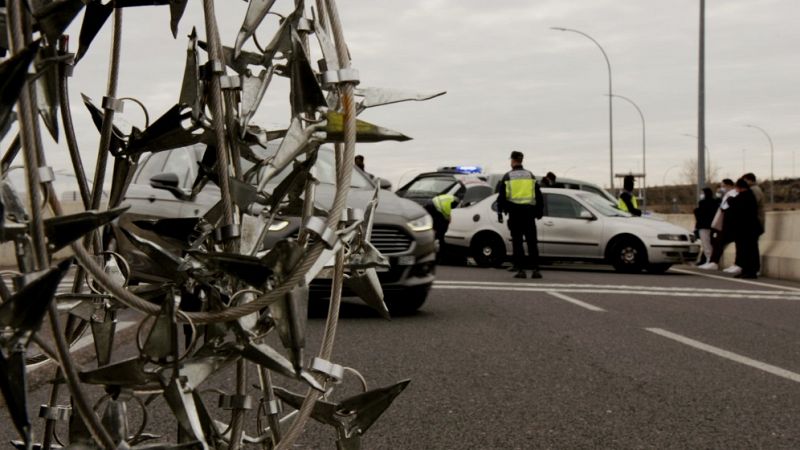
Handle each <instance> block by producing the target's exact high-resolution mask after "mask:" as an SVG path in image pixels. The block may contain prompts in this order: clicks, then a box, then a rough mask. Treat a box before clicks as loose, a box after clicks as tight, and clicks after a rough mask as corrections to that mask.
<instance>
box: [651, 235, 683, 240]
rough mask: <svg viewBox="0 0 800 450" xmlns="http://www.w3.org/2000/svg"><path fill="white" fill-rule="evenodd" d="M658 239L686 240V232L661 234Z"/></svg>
mask: <svg viewBox="0 0 800 450" xmlns="http://www.w3.org/2000/svg"><path fill="white" fill-rule="evenodd" d="M658 239H660V240H662V241H686V240H688V239H687V238H686V235H685V234H659V235H658Z"/></svg>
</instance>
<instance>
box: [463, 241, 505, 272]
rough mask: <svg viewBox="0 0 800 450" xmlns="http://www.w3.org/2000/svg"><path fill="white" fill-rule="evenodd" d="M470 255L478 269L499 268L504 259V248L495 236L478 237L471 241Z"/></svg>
mask: <svg viewBox="0 0 800 450" xmlns="http://www.w3.org/2000/svg"><path fill="white" fill-rule="evenodd" d="M470 255H471V256H472V258H473V259H474V260H475V264H477V265H478V266H479V267H499V266H500V265H501V264H503V261H505V259H506V246H505V245H503V239H501V238H500V237H499V236H497V235H494V234H483V235H478V236H477V237H476V238H475V239H473V240H472V245H471V246H470Z"/></svg>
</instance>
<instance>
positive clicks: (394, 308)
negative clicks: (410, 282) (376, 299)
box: [383, 285, 431, 316]
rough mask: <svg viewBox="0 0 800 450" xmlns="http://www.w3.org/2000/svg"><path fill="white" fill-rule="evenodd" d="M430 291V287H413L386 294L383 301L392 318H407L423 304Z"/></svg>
mask: <svg viewBox="0 0 800 450" xmlns="http://www.w3.org/2000/svg"><path fill="white" fill-rule="evenodd" d="M430 290H431V286H430V285H425V286H414V287H410V288H406V289H404V290H402V291H399V292H392V293H386V294H385V295H384V297H383V300H384V302H385V303H386V307H387V308H389V314H391V315H392V316H408V315H411V314H414V313H416V312H417V311H418V310H419V309H420V308H421V307H422V305H424V304H425V300H427V299H428V292H430Z"/></svg>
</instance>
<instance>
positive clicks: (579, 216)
mask: <svg viewBox="0 0 800 450" xmlns="http://www.w3.org/2000/svg"><path fill="white" fill-rule="evenodd" d="M542 194H543V195H544V217H543V218H542V219H541V220H539V221H537V222H536V230H537V236H538V239H539V254H540V256H541V257H542V258H543V259H546V260H561V261H589V262H597V263H607V264H611V265H613V266H614V268H615V269H617V270H618V271H621V272H628V273H633V272H641V271H642V270H647V271H648V272H650V273H663V272H666V271H667V270H668V269H669V268H670V266H672V265H673V264H677V263H682V262H685V261H694V260H695V259H696V258H697V255H698V253H699V252H700V245H699V244H698V243H696V242H695V237H694V235H693V234H692V233H691V232H689V231H688V230H686V229H683V228H681V227H678V226H676V225H673V224H670V223H668V222H664V221H659V220H654V219H650V218H646V217H634V216H632V215H631V214H628V213H626V212H623V211H621V210H619V209H618V208H616V207H615V206H614V205H613V204H611V203H610V202H609V201H608V199H606V198H605V197H601V196H599V195H597V194H594V193H591V192H586V191H583V190H577V189H555V188H542ZM445 242H446V243H447V244H448V247H449V248H450V249H460V250H461V252H462V253H466V254H468V255H469V256H472V257H473V259H474V260H475V262H476V263H477V264H478V265H479V266H497V265H500V264H501V263H502V262H503V261H505V260H506V258H507V257H509V256H511V254H512V247H511V234H510V233H509V230H508V226H507V225H506V224H505V223H499V222H498V221H497V194H492V195H490V196H488V197H486V198H485V199H483V200H481V201H479V202H477V203H476V204H473V205H471V206H466V207H462V208H457V209H454V210H453V211H452V216H451V220H450V227H449V229H448V231H447V234H446V235H445Z"/></svg>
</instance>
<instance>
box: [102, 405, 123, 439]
mask: <svg viewBox="0 0 800 450" xmlns="http://www.w3.org/2000/svg"><path fill="white" fill-rule="evenodd" d="M102 423H103V425H104V426H105V428H106V430H108V432H109V434H110V435H111V438H112V439H113V440H114V442H116V443H117V444H119V443H120V442H122V441H125V440H126V439H128V405H127V404H126V402H125V401H122V400H117V399H114V398H113V397H111V398H109V399H108V401H106V408H105V410H104V411H103V419H102Z"/></svg>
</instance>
